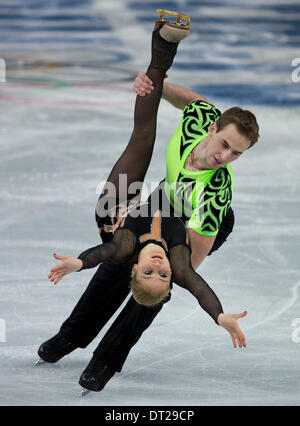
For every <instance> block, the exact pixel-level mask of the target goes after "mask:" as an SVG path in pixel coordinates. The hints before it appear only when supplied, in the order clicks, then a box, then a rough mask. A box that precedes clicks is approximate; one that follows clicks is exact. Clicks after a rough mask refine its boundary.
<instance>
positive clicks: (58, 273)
mask: <svg viewBox="0 0 300 426" xmlns="http://www.w3.org/2000/svg"><path fill="white" fill-rule="evenodd" d="M53 257H54V259H56V260H61V262H60V263H59V264H58V265H56V266H54V267H53V268H52V269H51V271H50V274H49V275H48V278H49V279H50V281H52V282H54V284H57V283H58V282H59V281H60V280H61V279H62V278H63V277H64V276H65V275H67V274H70V273H71V272H76V271H79V269H81V268H82V261H81V260H80V259H77V258H76V257H72V256H59V255H57V254H56V253H54V254H53Z"/></svg>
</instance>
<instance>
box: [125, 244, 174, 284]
mask: <svg viewBox="0 0 300 426" xmlns="http://www.w3.org/2000/svg"><path fill="white" fill-rule="evenodd" d="M133 273H136V278H137V280H138V281H140V282H143V283H145V284H146V285H147V286H150V287H151V288H152V289H153V290H154V291H155V289H157V290H159V288H162V287H165V286H166V285H169V283H170V280H171V267H170V263H169V260H168V258H167V256H166V254H165V252H164V250H163V249H162V248H161V247H160V246H158V245H156V244H149V245H148V246H146V247H145V248H144V249H143V250H142V251H141V252H140V254H139V260H138V263H137V265H135V266H134V267H133Z"/></svg>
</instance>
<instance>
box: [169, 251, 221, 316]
mask: <svg viewBox="0 0 300 426" xmlns="http://www.w3.org/2000/svg"><path fill="white" fill-rule="evenodd" d="M169 259H170V265H171V269H172V280H173V281H174V282H175V283H176V284H178V285H179V286H181V287H183V288H186V289H187V290H189V291H190V292H191V293H192V294H193V295H194V296H195V297H196V299H197V300H198V302H199V305H200V306H201V308H202V309H204V310H205V311H206V312H207V313H208V314H209V315H210V316H211V317H212V318H213V319H214V320H215V322H216V324H218V322H217V319H218V316H219V314H221V313H223V309H222V305H221V302H220V301H219V299H218V297H217V296H216V294H215V293H214V292H213V290H212V289H211V288H210V287H209V285H208V284H207V282H205V281H204V279H203V278H202V277H201V276H200V275H199V274H197V272H195V271H194V269H193V267H192V265H191V260H190V250H189V248H188V247H187V246H186V245H184V244H181V245H178V246H176V247H173V248H172V249H171V250H170V252H169Z"/></svg>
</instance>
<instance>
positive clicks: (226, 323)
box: [218, 311, 247, 348]
mask: <svg viewBox="0 0 300 426" xmlns="http://www.w3.org/2000/svg"><path fill="white" fill-rule="evenodd" d="M246 315H247V311H244V312H242V313H241V314H220V315H219V316H218V324H219V325H221V326H222V327H223V328H225V330H227V331H228V333H229V334H230V336H231V340H232V343H233V346H234V348H236V347H237V344H238V345H239V347H240V348H242V347H244V348H245V347H246V346H247V345H246V338H245V336H244V333H243V332H242V330H241V329H240V326H239V324H238V319H240V318H243V317H245V316H246Z"/></svg>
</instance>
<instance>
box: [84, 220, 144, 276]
mask: <svg viewBox="0 0 300 426" xmlns="http://www.w3.org/2000/svg"><path fill="white" fill-rule="evenodd" d="M135 244H136V236H135V235H134V234H133V233H132V232H131V231H130V230H129V229H126V228H121V229H118V230H117V231H116V233H115V235H114V237H113V239H112V240H111V241H110V242H109V243H104V244H100V245H98V246H96V247H91V248H89V249H87V250H85V251H84V252H82V253H81V254H80V255H79V256H78V259H80V260H82V263H83V266H82V268H81V269H80V271H82V270H83V269H89V268H94V267H95V266H97V265H99V263H102V262H105V261H106V260H111V261H113V262H116V263H119V262H122V261H125V260H127V258H128V257H130V256H131V255H132V254H133V253H134V251H135Z"/></svg>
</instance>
